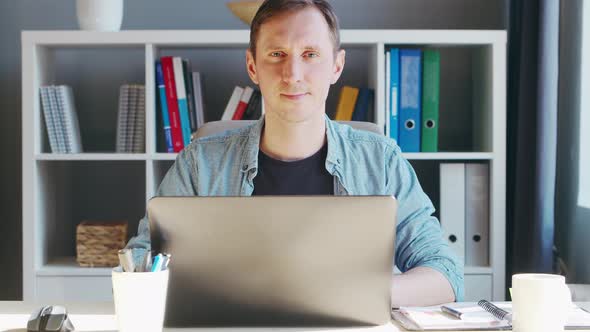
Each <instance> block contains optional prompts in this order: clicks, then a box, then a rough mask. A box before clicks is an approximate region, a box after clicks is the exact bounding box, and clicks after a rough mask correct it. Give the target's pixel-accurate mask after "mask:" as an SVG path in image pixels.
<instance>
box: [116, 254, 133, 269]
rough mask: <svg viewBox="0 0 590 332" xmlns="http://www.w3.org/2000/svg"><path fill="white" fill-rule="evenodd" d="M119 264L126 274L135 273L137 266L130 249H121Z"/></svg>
mask: <svg viewBox="0 0 590 332" xmlns="http://www.w3.org/2000/svg"><path fill="white" fill-rule="evenodd" d="M117 254H118V256H119V263H120V264H121V268H123V271H124V272H134V271H135V264H134V263H133V254H132V253H131V250H130V249H121V250H119V251H118V252H117Z"/></svg>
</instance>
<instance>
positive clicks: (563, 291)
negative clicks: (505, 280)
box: [512, 273, 572, 332]
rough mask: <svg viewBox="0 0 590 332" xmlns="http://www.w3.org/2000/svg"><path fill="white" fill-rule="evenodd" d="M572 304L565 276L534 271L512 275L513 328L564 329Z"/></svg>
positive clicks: (530, 331)
mask: <svg viewBox="0 0 590 332" xmlns="http://www.w3.org/2000/svg"><path fill="white" fill-rule="evenodd" d="M571 306H572V300H571V293H570V290H569V288H568V287H567V285H566V284H565V278H564V277H563V276H560V275H555V274H535V273H523V274H515V275H513V276H512V331H514V332H544V331H547V332H560V331H563V330H564V325H565V323H566V319H567V315H568V312H569V310H570V308H571Z"/></svg>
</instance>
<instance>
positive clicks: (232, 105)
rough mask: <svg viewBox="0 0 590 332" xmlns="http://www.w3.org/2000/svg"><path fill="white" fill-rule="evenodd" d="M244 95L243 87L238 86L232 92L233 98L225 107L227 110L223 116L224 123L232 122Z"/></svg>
mask: <svg viewBox="0 0 590 332" xmlns="http://www.w3.org/2000/svg"><path fill="white" fill-rule="evenodd" d="M243 93H244V89H243V88H242V87H240V86H236V87H235V88H234V91H233V92H232V94H231V97H230V98H229V100H228V102H227V105H226V106H225V110H224V111H223V114H222V115H221V120H222V121H224V120H231V119H232V118H233V116H234V113H235V112H236V108H237V107H238V103H239V102H240V98H241V97H242V94H243Z"/></svg>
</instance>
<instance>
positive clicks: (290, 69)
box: [283, 57, 303, 84]
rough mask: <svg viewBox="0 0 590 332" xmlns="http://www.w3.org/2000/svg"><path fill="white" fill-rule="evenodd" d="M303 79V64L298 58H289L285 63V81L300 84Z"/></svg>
mask: <svg viewBox="0 0 590 332" xmlns="http://www.w3.org/2000/svg"><path fill="white" fill-rule="evenodd" d="M302 77H303V64H302V63H301V60H300V59H298V58H296V57H289V58H287V60H286V61H285V62H284V63H283V81H284V82H285V83H289V84H291V83H297V82H300V81H301V79H302Z"/></svg>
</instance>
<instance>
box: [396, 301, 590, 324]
mask: <svg viewBox="0 0 590 332" xmlns="http://www.w3.org/2000/svg"><path fill="white" fill-rule="evenodd" d="M494 304H495V305H496V306H497V307H498V308H500V309H501V310H504V311H506V312H508V313H510V312H511V311H512V304H511V303H510V302H494ZM447 306H449V307H451V308H453V309H455V310H456V311H458V312H460V313H461V318H455V317H453V316H451V315H449V314H447V313H445V312H443V311H442V310H441V306H431V307H401V308H399V309H395V310H393V312H392V316H393V319H395V320H396V321H397V322H398V323H399V324H400V325H402V326H403V327H404V328H405V329H406V330H410V331H432V330H436V331H446V330H452V331H464V330H469V331H474V330H478V331H484V330H496V331H497V330H511V329H512V327H511V326H510V324H509V323H508V321H507V320H499V319H498V318H496V317H494V316H493V315H492V314H491V313H490V312H488V311H486V310H485V309H484V308H483V307H481V306H479V305H478V304H477V303H474V302H463V303H451V304H447ZM587 310H590V308H581V307H578V306H575V305H574V306H572V308H571V310H570V313H569V315H568V320H567V324H566V326H565V328H566V330H577V329H588V328H590V312H588V311H587Z"/></svg>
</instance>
